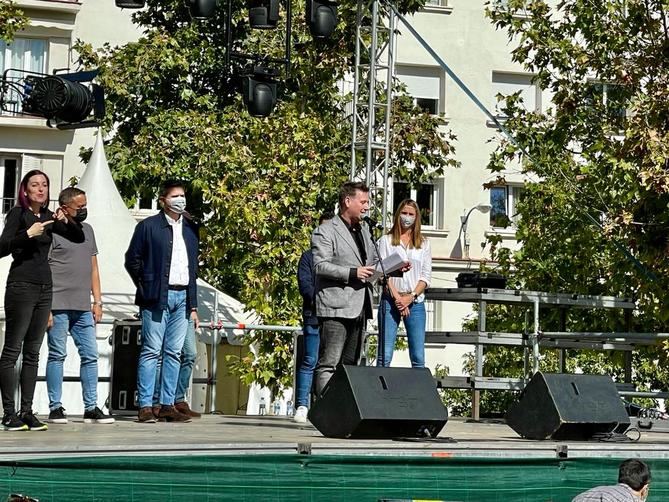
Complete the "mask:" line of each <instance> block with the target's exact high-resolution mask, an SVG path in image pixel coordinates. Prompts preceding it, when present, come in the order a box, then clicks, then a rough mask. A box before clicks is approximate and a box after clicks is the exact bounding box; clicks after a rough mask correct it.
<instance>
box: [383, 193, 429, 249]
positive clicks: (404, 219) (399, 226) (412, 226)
mask: <svg viewBox="0 0 669 502" xmlns="http://www.w3.org/2000/svg"><path fill="white" fill-rule="evenodd" d="M404 232H410V233H411V240H410V242H411V245H412V246H413V247H414V248H416V249H420V247H421V244H422V243H423V235H422V234H421V227H420V208H419V207H418V204H416V202H415V201H414V200H412V199H404V200H403V201H402V202H400V204H399V206H397V211H395V216H394V217H393V227H392V228H391V229H390V232H389V233H390V234H391V236H392V239H391V240H392V244H393V246H397V245H399V243H400V235H402V233H404Z"/></svg>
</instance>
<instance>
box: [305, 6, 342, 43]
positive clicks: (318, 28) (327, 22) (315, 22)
mask: <svg viewBox="0 0 669 502" xmlns="http://www.w3.org/2000/svg"><path fill="white" fill-rule="evenodd" d="M307 24H308V25H309V31H310V32H311V36H312V37H314V38H315V39H316V40H325V39H327V38H330V35H332V33H333V32H334V30H335V28H337V2H333V1H330V0H307Z"/></svg>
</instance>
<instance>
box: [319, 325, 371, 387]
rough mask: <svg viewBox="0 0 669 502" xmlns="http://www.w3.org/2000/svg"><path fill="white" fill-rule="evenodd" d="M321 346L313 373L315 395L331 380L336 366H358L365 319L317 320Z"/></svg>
mask: <svg viewBox="0 0 669 502" xmlns="http://www.w3.org/2000/svg"><path fill="white" fill-rule="evenodd" d="M319 323H320V332H321V344H320V348H319V350H318V364H316V370H315V371H314V387H315V390H316V395H317V396H318V395H320V394H321V392H323V389H324V388H325V385H326V384H327V383H328V382H329V381H330V378H332V375H333V373H334V372H335V369H336V367H337V365H338V364H340V363H341V364H359V363H360V356H361V355H362V347H363V343H364V337H363V335H362V332H363V328H364V326H365V319H364V317H363V316H362V315H361V316H360V317H357V318H355V319H340V318H332V317H328V318H319Z"/></svg>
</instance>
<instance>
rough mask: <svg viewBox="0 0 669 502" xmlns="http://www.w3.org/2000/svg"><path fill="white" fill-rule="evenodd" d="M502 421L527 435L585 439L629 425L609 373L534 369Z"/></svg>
mask: <svg viewBox="0 0 669 502" xmlns="http://www.w3.org/2000/svg"><path fill="white" fill-rule="evenodd" d="M506 422H507V424H508V425H509V427H511V428H512V429H513V430H514V431H516V432H517V433H518V434H520V435H521V436H522V437H525V438H528V439H547V438H551V439H555V440H586V439H590V438H591V437H592V436H594V435H595V434H598V433H608V432H624V431H625V430H627V428H628V427H629V426H630V419H629V417H628V416H627V411H626V410H625V405H624V404H623V401H622V399H620V396H619V395H618V391H617V389H616V386H615V384H614V383H613V380H612V379H611V377H609V376H606V375H570V374H564V373H541V372H538V373H536V374H535V375H534V376H533V377H532V380H530V382H529V383H528V384H527V386H526V387H525V389H524V390H523V392H522V393H521V394H520V398H519V400H518V401H517V402H516V403H515V404H514V405H513V406H511V408H509V411H508V412H507V413H506Z"/></svg>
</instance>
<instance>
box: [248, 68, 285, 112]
mask: <svg viewBox="0 0 669 502" xmlns="http://www.w3.org/2000/svg"><path fill="white" fill-rule="evenodd" d="M275 76H276V71H275V70H274V69H272V68H266V67H262V66H256V67H255V68H254V69H253V75H246V76H244V77H243V79H242V92H243V96H244V104H245V105H246V108H247V109H248V111H249V113H250V114H251V115H253V116H254V117H267V116H269V114H270V113H272V110H274V106H275V105H276V89H277V81H276V80H275V79H274V77H275Z"/></svg>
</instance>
